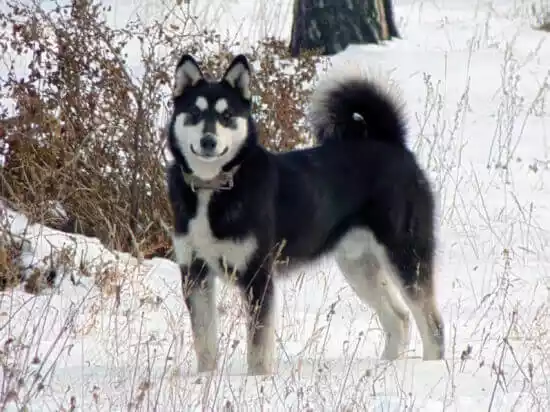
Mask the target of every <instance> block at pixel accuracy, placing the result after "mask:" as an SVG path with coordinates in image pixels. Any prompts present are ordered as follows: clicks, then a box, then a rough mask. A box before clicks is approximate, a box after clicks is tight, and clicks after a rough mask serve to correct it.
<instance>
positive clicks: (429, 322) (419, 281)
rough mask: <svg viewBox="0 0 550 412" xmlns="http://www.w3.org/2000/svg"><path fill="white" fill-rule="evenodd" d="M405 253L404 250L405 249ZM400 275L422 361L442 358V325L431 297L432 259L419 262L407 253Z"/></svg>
mask: <svg viewBox="0 0 550 412" xmlns="http://www.w3.org/2000/svg"><path fill="white" fill-rule="evenodd" d="M405 250H406V249H405ZM408 255H409V256H408V258H407V259H405V262H404V264H403V266H402V267H401V270H400V271H399V274H400V278H401V279H400V280H401V281H402V282H403V292H404V295H405V298H406V300H407V303H408V304H409V307H410V308H411V312H412V314H413V316H414V319H415V322H416V325H417V327H418V330H419V331H420V336H421V338H422V346H423V358H424V360H439V359H443V358H444V356H445V337H444V324H443V319H442V317H441V313H440V312H439V309H438V307H437V304H436V301H435V296H434V277H433V265H432V260H431V259H424V260H421V259H419V258H417V254H416V253H412V252H411V253H409V254H408Z"/></svg>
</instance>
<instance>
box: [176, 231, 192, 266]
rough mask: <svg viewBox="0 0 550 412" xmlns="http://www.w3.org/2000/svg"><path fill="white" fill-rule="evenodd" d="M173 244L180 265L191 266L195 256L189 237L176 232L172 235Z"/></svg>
mask: <svg viewBox="0 0 550 412" xmlns="http://www.w3.org/2000/svg"><path fill="white" fill-rule="evenodd" d="M172 246H173V248H174V255H175V257H176V263H177V264H178V265H180V266H189V265H190V264H191V259H192V257H193V251H192V249H191V245H190V244H189V237H188V236H186V235H182V234H178V233H174V235H173V236H172Z"/></svg>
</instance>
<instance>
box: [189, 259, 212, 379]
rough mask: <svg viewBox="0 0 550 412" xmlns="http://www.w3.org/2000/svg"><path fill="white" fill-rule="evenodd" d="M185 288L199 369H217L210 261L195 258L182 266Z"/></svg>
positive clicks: (203, 370) (200, 370) (202, 370)
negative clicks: (186, 265)
mask: <svg viewBox="0 0 550 412" xmlns="http://www.w3.org/2000/svg"><path fill="white" fill-rule="evenodd" d="M181 276H182V289H183V296H184V298H185V304H186V306H187V308H188V310H189V312H190V316H191V328H192V329H193V339H194V346H195V353H196V355H197V362H198V372H199V373H200V372H207V371H212V370H214V369H216V363H217V362H216V357H217V344H218V340H217V311H216V296H215V279H214V276H213V274H212V273H211V271H210V270H209V268H208V266H207V264H206V263H205V262H204V261H202V260H201V259H194V260H193V262H192V263H191V264H190V265H189V266H188V267H185V266H181Z"/></svg>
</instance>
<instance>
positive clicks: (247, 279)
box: [240, 268, 275, 375]
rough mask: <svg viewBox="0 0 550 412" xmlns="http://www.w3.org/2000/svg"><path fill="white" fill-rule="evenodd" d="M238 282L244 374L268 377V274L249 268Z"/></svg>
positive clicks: (271, 337)
mask: <svg viewBox="0 0 550 412" xmlns="http://www.w3.org/2000/svg"><path fill="white" fill-rule="evenodd" d="M240 282H241V287H242V290H243V297H244V300H245V305H246V308H247V311H248V328H247V331H248V342H247V345H248V346H247V350H248V356H247V362H248V374H249V375H266V374H271V373H272V372H273V360H274V348H275V319H274V311H275V307H274V306H275V296H274V293H275V290H274V285H273V280H272V278H271V273H270V271H269V270H266V269H264V268H259V269H258V268H254V269H252V268H249V270H248V271H247V272H246V274H245V276H244V277H243V278H241V279H240Z"/></svg>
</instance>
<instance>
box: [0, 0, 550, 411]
mask: <svg viewBox="0 0 550 412" xmlns="http://www.w3.org/2000/svg"><path fill="white" fill-rule="evenodd" d="M201 1H202V3H201V2H200V1H199V2H194V1H193V0H192V1H191V3H192V4H193V5H194V7H199V8H200V7H202V6H201V4H202V5H204V1H206V0H201ZM116 3H117V4H118V5H117V10H115V14H114V17H115V18H116V19H119V18H120V19H124V18H126V17H125V16H128V15H129V14H130V13H133V10H134V8H137V7H138V6H139V7H140V10H142V12H143V10H149V11H148V13H150V14H151V15H152V14H154V13H160V12H161V11H162V7H170V5H164V4H165V3H164V2H163V3H162V4H163V5H164V6H161V3H157V2H151V1H149V2H148V3H147V4H145V2H143V3H140V4H137V3H135V2H130V1H126V2H125V3H123V2H116ZM168 3H169V2H168ZM199 3H200V4H199ZM215 3H216V4H217V5H219V10H222V9H223V11H221V12H219V14H218V15H216V14H214V17H212V15H208V16H207V17H204V16H203V18H204V19H207V18H208V19H214V20H215V16H219V19H220V20H219V21H220V23H219V24H220V28H221V29H222V30H227V31H228V32H231V30H233V31H234V32H238V33H239V34H240V35H242V36H243V37H253V34H254V35H258V33H260V34H262V33H266V32H269V33H272V34H278V33H283V34H284V33H288V32H289V30H287V29H288V28H289V24H290V22H289V17H290V13H289V12H288V10H291V1H290V0H280V1H278V2H273V3H270V4H273V5H275V4H277V5H278V7H280V8H281V9H280V10H281V13H280V14H278V15H277V16H278V17H277V19H279V20H277V21H276V22H274V23H271V25H269V24H268V22H269V20H268V21H266V22H264V23H263V26H262V27H263V28H261V27H260V25H254V23H253V22H254V20H258V19H259V18H258V13H259V11H258V10H261V9H260V8H259V7H258V5H255V4H254V3H255V2H253V1H239V2H237V1H233V2H222V1H216V2H215ZM259 3H262V4H263V2H259ZM394 3H395V12H396V15H397V18H398V20H399V26H400V29H401V33H402V34H403V39H402V40H396V41H393V42H388V43H387V44H385V45H384V46H372V45H371V46H353V47H350V48H348V49H347V50H346V51H344V52H342V53H340V54H338V55H337V56H335V57H333V59H332V61H333V63H344V64H346V63H353V64H360V65H369V66H371V65H375V66H379V67H381V68H383V69H384V70H387V71H390V72H391V76H392V78H393V79H394V80H396V81H397V82H398V83H399V85H400V87H401V88H402V90H403V97H404V99H405V101H406V105H407V106H406V110H407V114H408V116H409V120H410V121H409V126H410V143H411V147H412V148H413V149H414V150H415V152H416V153H417V154H418V156H419V160H420V162H421V163H422V165H423V166H424V167H425V168H426V169H427V170H428V172H429V173H430V177H431V179H432V182H433V184H434V188H435V190H436V193H437V198H438V202H439V216H438V217H439V228H438V239H439V247H438V255H437V275H438V281H437V300H438V302H439V305H440V307H441V309H442V313H443V316H444V320H445V323H446V342H447V347H446V351H447V352H446V360H445V361H444V362H423V361H422V360H421V359H420V357H421V353H422V352H421V349H422V348H421V342H420V338H419V336H418V333H417V332H416V330H415V329H413V331H412V337H413V342H412V344H411V354H410V356H409V357H408V358H406V359H403V360H399V361H394V362H386V361H381V360H379V355H380V352H381V350H382V346H383V345H382V344H383V342H382V335H381V333H380V328H379V326H378V323H377V321H376V319H375V317H374V315H373V313H372V311H371V310H370V309H369V308H367V307H365V306H364V305H363V304H362V303H361V302H360V301H359V299H358V298H357V297H356V296H355V295H354V293H353V292H352V291H351V290H350V288H349V287H348V286H347V284H346V283H345V281H344V280H343V277H342V276H341V274H340V273H338V270H337V269H336V268H335V267H334V265H333V262H332V259H330V258H327V259H325V260H323V261H321V262H318V263H316V264H314V265H312V267H311V268H309V269H308V270H307V271H305V272H301V273H297V274H296V276H295V277H293V278H290V279H287V280H283V281H280V282H279V283H278V301H279V308H278V315H279V316H278V324H277V333H278V342H277V346H278V347H277V350H278V364H277V373H276V374H275V375H274V376H265V377H251V376H247V375H246V374H245V371H246V364H245V346H244V345H245V339H244V338H245V329H244V324H243V321H244V317H243V316H242V313H241V307H240V305H238V304H235V302H238V295H237V294H236V293H235V291H234V290H232V289H229V288H226V287H220V288H219V293H218V294H219V311H220V314H221V318H220V332H221V334H220V346H221V347H222V348H224V350H223V353H224V358H223V359H222V361H221V362H220V365H221V367H220V370H219V371H218V372H216V373H214V374H204V375H201V376H199V375H197V374H196V372H195V366H196V364H195V358H194V353H193V350H192V341H191V330H190V322H189V317H188V314H187V311H186V309H185V307H184V304H183V301H182V299H181V291H180V283H179V282H180V280H179V273H178V268H177V267H176V265H175V263H173V262H170V261H168V260H164V259H153V260H142V261H139V260H137V259H135V258H132V257H129V256H128V255H125V254H120V253H115V252H112V251H108V250H106V249H105V248H104V247H103V246H102V245H101V244H100V243H99V242H98V241H97V240H96V239H90V238H85V237H82V236H68V235H65V234H62V233H59V232H56V231H55V230H52V229H49V228H46V227H42V226H40V225H29V223H28V222H27V221H26V219H25V217H24V216H21V215H18V214H17V213H14V212H12V211H9V210H8V209H7V208H5V211H6V219H8V220H9V221H10V225H11V230H10V231H11V233H12V234H13V235H14V236H16V237H20V238H24V239H25V242H24V245H25V246H24V248H23V251H24V253H23V255H22V260H21V264H22V265H23V266H25V267H27V268H29V269H28V270H29V271H31V269H30V268H31V267H32V268H33V269H32V270H34V268H37V267H38V268H40V270H47V268H48V267H50V266H52V265H53V266H55V267H56V268H57V269H58V270H59V272H60V273H61V275H63V277H62V278H59V279H58V280H57V283H56V285H55V287H54V288H53V289H52V290H50V291H49V292H47V293H43V294H42V295H40V296H32V295H30V294H27V293H25V292H24V291H23V290H22V289H16V290H13V291H9V292H4V293H1V294H0V366H1V368H0V393H4V394H5V393H6V392H7V389H13V388H14V387H16V386H17V385H19V386H21V389H20V390H18V394H19V401H24V400H27V399H28V400H30V403H29V410H31V411H49V410H60V409H61V408H62V407H63V408H65V409H66V410H68V409H69V408H70V405H71V402H73V403H74V404H75V405H76V408H75V409H73V410H80V411H88V410H101V411H119V410H123V409H124V410H128V409H140V410H162V411H165V410H166V411H168V410H178V411H181V410H186V411H193V410H204V409H206V410H210V409H215V410H226V411H231V410H274V411H279V410H280V411H286V410H300V411H301V410H304V411H305V410H308V411H317V410H369V411H403V410H407V411H417V410H422V411H432V410H434V411H436V410H437V411H441V410H449V411H463V410H496V411H512V410H514V411H523V410H548V408H549V407H550V384H549V382H550V381H549V379H548V378H547V374H548V373H550V365H549V360H548V356H547V353H549V350H550V336H549V335H548V333H547V331H548V330H549V328H550V302H549V292H548V290H549V287H550V276H549V275H550V232H549V230H550V227H549V225H548V222H550V207H549V206H548V205H549V204H550V202H549V200H550V185H549V184H548V183H547V182H550V180H549V179H550V170H549V169H550V140H549V133H550V132H549V128H550V109H549V108H548V104H549V103H548V99H549V96H550V94H549V93H548V89H549V81H548V77H549V75H550V72H549V67H550V44H549V41H550V40H549V38H548V34H547V33H544V32H539V31H535V30H533V29H532V28H531V24H530V19H529V16H528V12H526V10H528V8H529V4H528V3H521V2H519V1H511V0H506V1H504V0H499V1H494V2H493V3H490V2H479V1H473V0H467V1H465V0H433V1H412V0H403V1H400V0H395V1H394ZM123 4H124V6H123ZM266 4H267V3H266ZM266 7H267V6H266ZM269 7H270V8H269V10H268V11H269V12H270V13H274V11H273V10H276V8H274V7H275V6H269ZM272 8H273V9H272ZM203 10H207V9H206V8H204V7H203ZM208 10H210V11H209V13H214V11H215V8H211V9H208ZM216 10H217V9H216ZM270 10H271V11H270ZM117 13H118V14H117ZM285 13H286V14H285ZM205 21H206V20H205ZM235 21H238V22H239V23H242V25H235V23H234V22H235ZM272 21H274V20H272ZM248 26H250V27H249V28H248ZM244 28H245V29H246V30H245V29H244ZM25 397H26V398H25ZM72 397H74V398H73V401H71V398H72ZM16 405H17V403H16V402H15V401H11V402H10V406H8V407H7V409H6V410H17V408H16ZM9 408H11V409H9Z"/></svg>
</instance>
